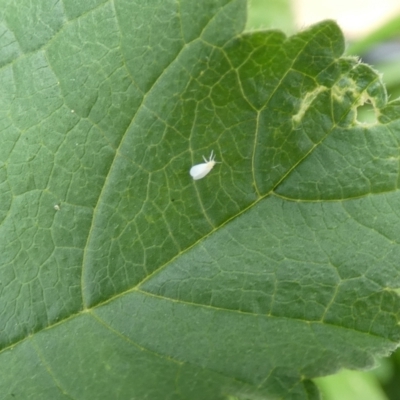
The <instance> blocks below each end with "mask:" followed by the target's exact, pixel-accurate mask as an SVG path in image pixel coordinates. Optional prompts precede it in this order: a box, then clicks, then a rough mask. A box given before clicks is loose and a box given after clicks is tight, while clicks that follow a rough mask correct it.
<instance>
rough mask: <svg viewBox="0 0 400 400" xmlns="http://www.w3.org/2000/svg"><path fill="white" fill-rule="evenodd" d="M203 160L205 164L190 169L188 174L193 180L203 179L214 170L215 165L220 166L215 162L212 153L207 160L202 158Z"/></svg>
mask: <svg viewBox="0 0 400 400" xmlns="http://www.w3.org/2000/svg"><path fill="white" fill-rule="evenodd" d="M203 160H204V161H205V163H201V164H197V165H193V167H192V168H190V171H189V172H190V175H191V176H192V178H193V179H194V180H197V179H201V178H204V177H205V176H206V175H207V174H208V173H209V172H210V171H211V170H212V169H213V168H214V165H215V164H221V163H220V162H218V161H215V154H214V151H211V155H210V159H209V160H207V159H206V158H205V157H204V156H203Z"/></svg>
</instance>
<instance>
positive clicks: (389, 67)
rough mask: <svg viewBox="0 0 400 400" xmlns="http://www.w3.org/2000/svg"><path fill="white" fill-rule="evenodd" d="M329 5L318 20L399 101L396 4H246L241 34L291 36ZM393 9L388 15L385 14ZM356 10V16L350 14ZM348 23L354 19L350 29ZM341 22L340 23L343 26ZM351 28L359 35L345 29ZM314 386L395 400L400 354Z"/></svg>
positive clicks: (330, 399) (289, 0)
mask: <svg viewBox="0 0 400 400" xmlns="http://www.w3.org/2000/svg"><path fill="white" fill-rule="evenodd" d="M313 2H314V4H313ZM328 3H329V9H328V8H327V7H326V8H327V9H326V11H327V13H326V14H325V15H324V17H323V18H321V19H326V18H331V19H336V20H337V21H338V23H339V25H341V27H342V29H343V31H344V34H345V37H346V42H347V46H346V54H347V55H352V56H353V55H354V56H358V57H360V59H361V60H362V61H363V62H365V63H367V64H370V65H372V66H373V67H374V68H375V69H376V70H378V71H379V72H380V73H382V79H383V81H384V82H385V84H386V88H387V91H388V95H389V99H395V98H398V97H400V0H370V1H364V2H362V1H359V0H344V1H330V0H249V10H248V22H247V28H246V29H247V30H248V31H252V30H259V29H280V30H282V31H284V32H285V33H286V34H287V35H291V34H293V33H295V32H296V31H298V30H299V29H301V28H302V27H305V26H307V22H309V21H315V22H316V21H318V20H319V17H320V14H318V13H317V11H318V8H321V5H322V6H328ZM333 4H334V6H335V7H336V9H334V10H333V9H332V5H333ZM392 4H393V7H394V8H393V9H391V8H390V6H391V5H392ZM313 6H314V7H313ZM357 6H358V7H360V12H359V13H358V12H356V13H355V14H354V9H355V7H357ZM367 6H368V7H372V8H371V10H372V13H376V18H374V26H371V19H368V14H367V13H365V11H367V10H366V9H365V8H366V7H367ZM382 7H385V9H383V10H382ZM379 10H381V11H383V12H386V14H388V15H389V17H386V18H383V17H382V14H383V12H380V13H379ZM329 12H331V14H332V15H330V14H329ZM352 12H353V14H351V13H352ZM363 15H365V21H363V19H362V18H363ZM378 17H379V18H378ZM381 17H382V18H381ZM352 18H355V19H356V20H354V23H353V24H352ZM341 21H344V22H345V23H343V25H342V24H341ZM355 26H357V27H358V31H357V30H355V29H350V28H349V27H352V28H354V27H355ZM370 113H371V109H370V108H368V107H365V109H364V110H363V111H361V112H360V113H359V115H358V119H359V120H361V121H365V122H372V121H373V116H372V117H371V114H370ZM316 383H317V385H318V386H319V387H320V389H321V391H322V393H323V398H324V400H400V349H399V350H398V351H396V352H395V353H393V354H392V355H391V356H390V357H389V358H384V359H381V360H379V361H378V365H377V368H376V369H374V370H371V371H365V372H360V371H347V370H343V371H340V372H338V373H337V374H336V375H333V376H329V377H324V378H319V379H316Z"/></svg>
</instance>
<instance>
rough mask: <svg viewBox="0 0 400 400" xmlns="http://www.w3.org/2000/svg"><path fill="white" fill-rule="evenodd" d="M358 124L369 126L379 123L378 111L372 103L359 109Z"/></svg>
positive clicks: (367, 103)
mask: <svg viewBox="0 0 400 400" xmlns="http://www.w3.org/2000/svg"><path fill="white" fill-rule="evenodd" d="M357 122H358V123H360V124H368V125H372V124H376V123H377V122H378V118H377V112H376V109H375V107H374V106H373V104H372V103H371V102H370V101H367V102H365V103H364V104H362V105H360V106H359V107H357Z"/></svg>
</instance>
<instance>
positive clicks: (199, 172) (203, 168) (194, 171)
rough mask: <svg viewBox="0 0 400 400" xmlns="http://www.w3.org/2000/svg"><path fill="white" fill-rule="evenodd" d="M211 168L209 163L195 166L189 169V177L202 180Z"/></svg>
mask: <svg viewBox="0 0 400 400" xmlns="http://www.w3.org/2000/svg"><path fill="white" fill-rule="evenodd" d="M211 169H212V167H211V166H210V165H209V163H203V164H197V165H194V166H193V167H192V168H190V175H191V176H192V178H193V179H194V180H197V179H201V178H204V177H205V176H206V175H207V174H208V173H209V172H210V171H211Z"/></svg>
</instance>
